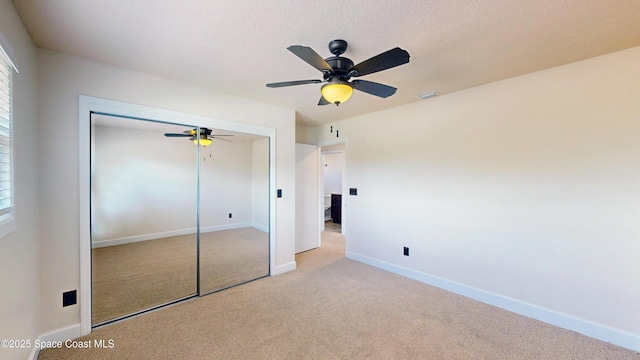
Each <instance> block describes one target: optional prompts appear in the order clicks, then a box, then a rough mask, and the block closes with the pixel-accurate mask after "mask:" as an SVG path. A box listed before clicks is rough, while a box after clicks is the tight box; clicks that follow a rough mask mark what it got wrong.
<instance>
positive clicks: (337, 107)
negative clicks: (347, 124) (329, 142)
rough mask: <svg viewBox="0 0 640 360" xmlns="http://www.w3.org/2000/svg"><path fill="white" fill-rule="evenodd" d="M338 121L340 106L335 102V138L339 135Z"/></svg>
mask: <svg viewBox="0 0 640 360" xmlns="http://www.w3.org/2000/svg"><path fill="white" fill-rule="evenodd" d="M339 121H340V106H338V104H336V137H337V138H339V137H340V129H338V125H339Z"/></svg>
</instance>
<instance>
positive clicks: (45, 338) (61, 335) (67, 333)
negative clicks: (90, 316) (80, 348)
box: [29, 324, 82, 360]
mask: <svg viewBox="0 0 640 360" xmlns="http://www.w3.org/2000/svg"><path fill="white" fill-rule="evenodd" d="M80 336H82V332H81V331H80V324H75V325H70V326H67V327H63V328H60V329H57V330H53V331H49V332H47V333H44V334H42V335H40V336H38V340H39V342H40V343H43V342H49V341H62V342H65V341H67V340H70V339H77V338H79V337H80ZM40 350H41V349H40V348H37V347H35V346H34V347H33V349H31V353H30V354H29V359H30V360H37V359H38V355H39V354H40Z"/></svg>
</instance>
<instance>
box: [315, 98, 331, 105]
mask: <svg viewBox="0 0 640 360" xmlns="http://www.w3.org/2000/svg"><path fill="white" fill-rule="evenodd" d="M329 104H331V103H330V102H328V101H327V99H325V98H324V96H320V101H318V105H329Z"/></svg>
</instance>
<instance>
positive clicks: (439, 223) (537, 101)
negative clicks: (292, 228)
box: [307, 48, 640, 348]
mask: <svg viewBox="0 0 640 360" xmlns="http://www.w3.org/2000/svg"><path fill="white" fill-rule="evenodd" d="M638 64H640V48H633V49H629V50H625V51H621V52H617V53H613V54H609V55H605V56H601V57H597V58H593V59H589V60H585V61H581V62H578V63H573V64H568V65H565V66H561V67H557V68H553V69H549V70H545V71H540V72H537V73H532V74H528V75H525V76H520V77H517V78H512V79H508V80H504V81H500V82H496V83H492V84H488V85H484V86H479V87H476V88H472V89H468V90H465V91H460V92H457V93H453V94H448V95H444V96H439V97H436V98H432V99H430V100H424V101H417V102H415V103H412V104H409V105H406V106H401V107H397V108H393V109H389V110H386V111H380V112H377V113H372V114H369V115H364V116H360V117H356V118H351V119H347V120H344V121H341V122H340V137H341V138H343V139H346V140H347V145H348V146H347V147H348V152H347V158H346V161H347V179H348V184H347V186H348V187H355V188H358V196H347V197H346V198H345V200H346V201H347V202H348V204H347V212H348V214H347V216H348V223H349V226H348V233H347V253H348V255H349V256H351V257H357V258H359V259H365V260H366V259H368V260H367V261H370V262H372V263H376V264H379V265H380V264H383V265H384V266H388V267H390V268H393V269H395V270H397V271H400V272H402V271H405V270H406V273H407V274H412V275H415V276H417V277H423V278H431V279H443V280H444V282H445V283H448V284H454V285H455V284H461V285H462V287H464V288H466V289H468V290H469V291H470V292H476V293H482V294H485V295H488V296H492V297H494V298H495V299H508V300H509V302H510V304H519V305H518V306H521V305H522V306H523V307H527V306H529V309H533V310H535V311H537V310H539V309H543V310H544V311H547V310H548V311H547V312H546V313H545V314H555V313H557V314H560V315H561V316H562V317H564V319H565V320H566V321H568V322H571V321H573V320H575V319H578V321H577V322H579V323H580V324H582V325H580V326H583V325H584V326H585V327H590V326H591V325H595V326H596V327H599V328H598V329H605V330H607V329H609V330H611V329H613V330H614V332H616V331H617V334H622V336H623V337H624V336H626V335H624V334H631V335H630V336H631V337H630V338H629V339H631V340H630V341H632V342H635V344H636V345H635V346H636V347H638V348H640V286H638V279H639V277H640V261H638V256H639V255H640V241H639V239H640V226H639V224H640V205H639V204H640V66H638ZM381 101H383V100H381ZM348 105H349V104H348V103H346V104H345V105H343V106H348ZM328 126H329V125H327V126H320V127H317V128H315V129H314V131H313V132H314V134H313V135H312V136H309V138H308V139H307V140H308V141H309V142H310V143H318V142H322V141H326V140H331V139H334V138H333V137H332V135H333V134H330V132H329V128H328ZM403 246H408V247H410V254H411V256H410V257H405V256H403V251H402V250H403ZM402 269H405V270H402ZM425 274H426V275H428V276H425ZM438 281H439V280H438ZM456 286H458V285H456ZM476 290H479V291H476ZM572 319H573V320H572ZM607 331H608V330H607ZM634 339H635V340H634Z"/></svg>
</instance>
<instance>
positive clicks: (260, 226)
mask: <svg viewBox="0 0 640 360" xmlns="http://www.w3.org/2000/svg"><path fill="white" fill-rule="evenodd" d="M251 227H253V228H256V229H258V230H260V231H264V232H266V233H268V232H269V225H263V224H258V223H256V222H252V223H251Z"/></svg>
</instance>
